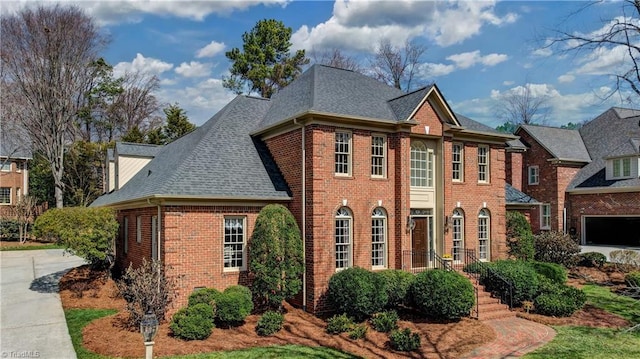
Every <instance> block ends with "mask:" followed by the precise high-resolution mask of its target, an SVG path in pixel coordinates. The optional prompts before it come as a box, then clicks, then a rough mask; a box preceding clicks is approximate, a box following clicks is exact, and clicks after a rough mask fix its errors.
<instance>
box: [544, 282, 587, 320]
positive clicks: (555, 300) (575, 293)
mask: <svg viewBox="0 0 640 359" xmlns="http://www.w3.org/2000/svg"><path fill="white" fill-rule="evenodd" d="M586 300H587V296H586V295H585V294H584V292H582V291H581V290H580V289H577V288H574V287H570V286H566V285H565V286H562V287H560V288H558V290H557V291H556V292H551V293H544V294H540V295H539V296H537V297H536V299H535V300H534V305H535V309H536V312H537V313H539V314H542V315H549V316H554V317H569V316H571V315H572V314H573V313H574V312H575V311H577V310H578V309H580V308H582V306H583V305H584V303H585V302H586Z"/></svg>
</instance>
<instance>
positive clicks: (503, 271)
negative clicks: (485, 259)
mask: <svg viewBox="0 0 640 359" xmlns="http://www.w3.org/2000/svg"><path fill="white" fill-rule="evenodd" d="M491 268H492V269H493V271H494V272H495V273H497V274H498V275H499V276H501V277H502V278H504V279H506V280H508V281H510V282H511V283H512V284H513V305H514V306H519V305H520V304H521V303H522V301H525V300H533V298H534V296H535V295H536V293H537V291H538V274H537V273H536V271H535V270H534V269H533V267H532V266H531V265H529V264H528V263H527V262H523V261H514V260H500V261H496V262H494V263H492V264H491ZM482 281H483V284H484V285H485V287H486V288H487V289H488V290H489V291H491V292H498V293H505V292H507V291H508V288H507V286H506V284H505V283H504V282H503V281H501V280H498V279H495V278H492V277H485V278H483V279H482Z"/></svg>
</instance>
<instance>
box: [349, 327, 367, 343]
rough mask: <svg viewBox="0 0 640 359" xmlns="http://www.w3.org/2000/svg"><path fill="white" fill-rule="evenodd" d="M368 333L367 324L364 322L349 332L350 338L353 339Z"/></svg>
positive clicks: (360, 337)
mask: <svg viewBox="0 0 640 359" xmlns="http://www.w3.org/2000/svg"><path fill="white" fill-rule="evenodd" d="M365 335H367V325H366V324H364V323H362V324H358V325H356V326H354V327H353V329H351V331H350V332H349V338H350V339H353V340H357V339H362V338H364V336H365Z"/></svg>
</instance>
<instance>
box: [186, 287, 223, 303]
mask: <svg viewBox="0 0 640 359" xmlns="http://www.w3.org/2000/svg"><path fill="white" fill-rule="evenodd" d="M219 295H220V292H219V291H218V290H216V289H214V288H202V289H197V290H196V291H194V292H193V293H191V295H189V306H192V305H196V304H199V303H205V304H209V305H211V306H213V308H215V301H216V297H217V296H219Z"/></svg>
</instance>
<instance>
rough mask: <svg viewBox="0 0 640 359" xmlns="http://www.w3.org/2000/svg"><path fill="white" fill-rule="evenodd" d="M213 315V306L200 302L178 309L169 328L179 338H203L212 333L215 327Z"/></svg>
mask: <svg viewBox="0 0 640 359" xmlns="http://www.w3.org/2000/svg"><path fill="white" fill-rule="evenodd" d="M213 317H214V313H213V310H212V309H211V306H210V305H208V304H204V303H199V304H196V305H193V306H188V307H185V308H182V309H180V310H178V312H177V313H176V314H174V315H173V318H172V320H171V324H170V325H169V328H171V332H172V333H173V335H174V336H175V337H177V338H180V339H184V340H203V339H207V338H208V337H209V336H210V335H211V331H212V330H213V328H214V324H213Z"/></svg>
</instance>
